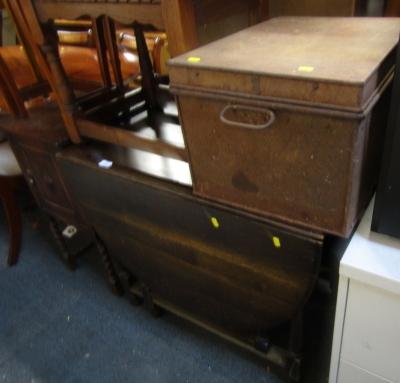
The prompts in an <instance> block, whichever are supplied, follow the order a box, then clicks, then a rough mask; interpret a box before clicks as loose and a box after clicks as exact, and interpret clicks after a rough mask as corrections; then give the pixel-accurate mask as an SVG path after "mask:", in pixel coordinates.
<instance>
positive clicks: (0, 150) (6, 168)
mask: <svg viewBox="0 0 400 383" xmlns="http://www.w3.org/2000/svg"><path fill="white" fill-rule="evenodd" d="M18 175H22V170H21V168H20V166H19V164H18V162H17V159H16V158H15V156H14V153H13V151H12V149H11V147H10V144H9V143H8V142H7V141H4V142H2V143H0V176H3V177H10V176H18Z"/></svg>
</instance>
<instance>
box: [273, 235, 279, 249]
mask: <svg viewBox="0 0 400 383" xmlns="http://www.w3.org/2000/svg"><path fill="white" fill-rule="evenodd" d="M272 242H273V243H274V245H275V247H277V248H280V247H281V241H280V240H279V238H278V237H272Z"/></svg>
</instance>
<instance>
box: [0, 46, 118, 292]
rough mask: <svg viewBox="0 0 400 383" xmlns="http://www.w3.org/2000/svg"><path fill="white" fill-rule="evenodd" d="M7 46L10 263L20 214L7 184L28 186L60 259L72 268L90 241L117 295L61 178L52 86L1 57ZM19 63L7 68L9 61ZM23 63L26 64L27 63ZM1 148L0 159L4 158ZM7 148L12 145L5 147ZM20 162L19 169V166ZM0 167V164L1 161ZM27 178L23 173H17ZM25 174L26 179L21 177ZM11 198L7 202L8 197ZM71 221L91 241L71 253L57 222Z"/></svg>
mask: <svg viewBox="0 0 400 383" xmlns="http://www.w3.org/2000/svg"><path fill="white" fill-rule="evenodd" d="M6 52H8V51H7V49H6V47H2V48H0V95H2V98H3V100H4V104H5V106H6V107H7V108H8V110H9V111H10V114H8V115H7V114H5V113H4V111H3V114H2V116H1V117H0V129H1V130H2V131H3V132H4V133H5V135H6V137H7V138H8V142H7V145H8V144H10V145H9V147H12V149H13V152H14V153H15V156H16V157H17V159H18V163H16V161H15V157H13V158H14V163H15V167H18V169H19V172H18V173H16V174H17V175H15V176H13V177H11V176H8V177H7V178H6V177H5V175H6V172H5V171H4V177H3V172H1V173H0V175H1V176H0V186H1V196H2V198H3V200H4V203H5V204H6V208H8V206H9V208H8V210H7V215H8V217H9V221H10V227H11V228H12V231H11V232H12V236H11V240H12V242H11V243H12V246H10V256H9V264H13V263H15V262H16V259H17V254H18V248H19V245H18V244H19V242H20V239H21V235H20V225H19V224H18V217H19V216H18V215H17V214H16V212H15V203H14V202H13V201H12V200H11V197H12V193H11V191H10V188H16V187H19V186H20V185H21V186H22V185H27V184H28V185H29V186H30V189H31V192H32V194H33V196H34V197H35V200H36V203H37V204H38V206H39V207H40V208H41V210H42V211H43V213H44V214H45V215H46V217H47V218H48V220H49V225H50V229H51V231H52V234H53V236H54V238H55V240H56V243H57V245H58V247H59V249H60V251H61V255H62V259H63V261H64V262H65V264H66V266H67V267H68V268H69V269H72V270H73V269H75V267H76V258H77V256H78V255H79V254H80V253H82V252H83V251H84V250H86V249H87V248H88V246H91V245H92V244H93V242H94V244H95V245H96V246H97V248H98V251H99V254H100V255H101V258H102V261H103V263H104V265H105V268H106V271H107V275H108V282H109V286H110V288H111V289H112V291H113V292H114V293H116V294H117V295H121V293H122V288H121V286H120V283H119V280H118V278H117V276H116V274H115V271H114V269H113V266H112V264H111V260H110V257H109V255H108V252H107V249H106V248H105V246H104V244H103V242H102V241H101V239H100V238H99V237H98V236H97V234H96V232H95V231H94V229H93V228H92V226H91V223H90V221H89V220H88V219H87V218H86V216H85V214H84V213H83V212H82V210H81V209H80V207H79V205H78V204H77V203H76V202H75V200H74V197H73V196H72V194H71V192H70V191H69V189H68V187H67V186H66V185H65V182H64V180H63V178H62V172H61V169H60V168H59V166H58V164H57V162H56V161H55V155H56V153H57V152H58V151H59V150H60V148H62V147H64V146H65V145H68V144H70V140H69V137H68V134H67V131H66V129H65V125H64V121H63V119H62V116H61V113H60V110H59V108H58V106H57V104H56V102H55V100H52V99H51V98H49V97H47V96H48V92H49V91H50V90H51V89H50V88H49V86H48V83H47V82H46V81H44V80H43V81H41V82H35V81H34V78H33V77H34V76H33V75H32V73H29V71H25V70H24V69H27V68H29V66H27V63H26V59H25V60H24V59H21V62H19V61H18V60H17V59H16V56H15V55H12V57H11V58H12V59H11V60H10V57H7V56H6V57H4V58H3V55H2V53H3V54H4V53H6ZM16 63H20V65H17V68H19V69H20V72H18V71H16V67H12V68H10V67H9V66H8V65H9V64H13V65H15V64H16ZM25 66H26V67H27V68H25ZM1 149H2V148H0V160H1V161H2V155H3V154H2V150H1ZM9 152H10V150H9ZM18 164H19V165H20V167H21V168H19V166H18ZM0 168H1V169H2V167H1V166H0ZM21 169H22V173H23V174H24V176H25V177H23V176H22V173H21ZM25 179H26V181H27V182H25V183H24V182H23V181H24V180H25ZM9 201H11V202H9ZM61 222H62V223H65V224H67V225H74V226H76V227H77V228H78V229H82V231H86V232H88V234H90V236H91V238H92V241H93V242H90V243H88V244H87V245H85V246H83V247H82V248H81V249H78V250H77V251H75V252H71V251H70V248H69V246H68V244H67V241H66V240H65V238H64V236H63V234H62V232H61V229H60V223H61Z"/></svg>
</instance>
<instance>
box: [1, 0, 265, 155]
mask: <svg viewBox="0 0 400 383" xmlns="http://www.w3.org/2000/svg"><path fill="white" fill-rule="evenodd" d="M7 3H8V6H9V7H11V8H12V13H13V14H14V17H15V19H16V21H17V24H18V27H19V29H20V33H21V35H23V38H24V39H25V40H26V41H27V43H28V45H29V46H30V47H31V49H32V51H33V52H34V54H35V55H36V56H37V61H38V63H39V65H40V70H41V72H42V73H43V74H44V76H45V77H46V78H47V79H48V80H49V83H50V84H51V86H52V89H53V91H54V93H55V94H56V98H57V100H58V103H59V106H60V109H61V112H62V115H63V118H64V121H65V124H66V127H67V130H68V133H69V136H70V138H71V140H72V141H73V142H74V143H76V144H79V143H82V142H85V141H86V140H87V139H96V140H100V141H106V142H110V143H113V144H116V145H123V146H128V147H132V148H135V149H139V150H143V151H147V152H151V153H155V154H160V155H162V156H165V157H170V158H176V159H180V160H183V161H187V160H188V158H187V152H186V150H185V148H184V145H182V141H183V140H179V141H180V142H171V141H168V140H166V139H165V138H164V137H165V136H168V133H167V132H165V129H168V127H169V126H171V125H173V126H177V125H179V122H178V117H177V113H175V115H171V114H169V112H166V110H167V109H166V107H167V106H168V107H170V106H171V105H172V103H173V98H172V97H171V96H170V94H169V92H168V89H167V88H166V87H165V86H164V84H162V83H161V84H160V83H159V78H158V77H157V76H155V73H154V69H153V67H152V64H151V58H150V57H149V53H148V50H147V46H146V43H145V39H144V36H143V29H144V28H143V27H142V26H144V25H147V24H151V25H152V29H156V30H157V29H161V30H163V29H164V27H165V26H166V24H165V20H164V18H163V14H164V17H165V18H167V19H168V24H169V27H171V23H173V21H172V18H171V16H170V15H171V12H172V11H173V9H174V6H173V4H175V3H176V2H174V1H172V2H166V1H165V2H160V0H158V1H156V0H153V1H146V2H140V1H139V2H137V1H135V2H123V3H122V2H114V1H104V2H101V3H100V2H87V1H82V0H81V1H75V2H73V4H72V3H71V2H64V1H51V0H50V1H37V0H16V1H12V2H11V1H7ZM167 3H168V4H167ZM183 3H185V4H186V6H182V4H183ZM197 3H199V4H200V3H201V4H202V7H199V6H198V5H196V6H194V5H193V4H192V2H191V1H190V2H188V1H186V2H179V4H178V6H179V11H180V13H178V14H179V21H180V23H179V24H180V25H183V24H182V20H184V19H185V17H187V16H188V15H189V14H186V13H185V14H183V13H182V12H184V11H185V10H186V9H187V8H190V7H191V6H194V7H195V8H196V9H195V10H194V11H193V10H191V11H190V12H191V15H192V17H194V16H196V24H195V25H196V26H197V25H201V24H202V23H204V22H209V21H210V20H211V21H214V20H217V18H218V16H221V13H223V14H224V16H227V15H228V16H229V15H230V14H231V13H235V12H236V13H237V8H238V7H239V11H242V10H243V11H244V10H246V11H248V13H249V14H248V17H247V19H250V22H251V23H253V22H254V20H255V19H257V20H256V21H259V20H260V19H261V18H260V17H257V18H256V17H254V13H255V11H253V9H257V12H258V13H260V1H259V0H254V1H251V2H250V5H249V3H248V2H245V1H243V0H241V1H239V0H236V1H229V2H228V3H226V2H224V3H223V2H221V1H218V2H215V4H214V3H213V5H212V7H210V4H211V3H210V2H207V1H206V2H204V1H200V2H195V4H197ZM262 3H264V2H262ZM170 4H172V6H170ZM189 5H190V6H189ZM227 9H228V10H229V12H227V11H226V10H227ZM213 10H216V11H217V16H215V13H214V12H213ZM83 14H85V15H89V16H90V18H91V20H92V22H93V25H94V28H93V34H94V39H95V41H96V46H97V48H98V50H99V63H100V67H101V72H102V73H103V74H104V84H103V88H102V89H101V90H100V91H98V92H92V93H91V94H89V95H86V96H84V97H79V96H77V94H76V93H74V91H73V87H72V85H71V83H70V81H68V78H67V74H66V69H65V67H64V66H63V65H62V62H61V60H60V57H59V50H58V48H57V36H56V34H55V29H54V28H51V24H52V25H53V26H54V24H55V21H56V20H57V18H65V19H68V20H73V19H77V18H79V17H80V16H82V15H83ZM253 19H254V20H253ZM134 20H135V24H134V29H135V37H136V41H137V46H138V52H139V64H140V68H141V78H142V82H141V85H142V86H141V88H140V89H137V90H133V89H132V87H131V86H129V85H130V84H129V83H127V82H124V81H123V79H122V77H121V74H120V73H121V72H120V62H119V60H118V57H117V54H116V53H117V50H116V48H117V46H118V45H117V41H116V33H115V32H116V27H115V22H118V23H120V24H125V25H132V24H131V23H132V21H134ZM184 27H185V28H187V29H188V31H186V30H185V32H184V33H183V35H185V36H186V33H189V34H191V33H192V32H190V31H189V28H188V27H187V24H186V23H185V26H184ZM170 30H171V28H170ZM172 31H173V32H171V33H172V34H173V36H169V37H168V39H169V43H170V44H171V41H174V39H175V37H177V35H178V34H177V30H176V29H172ZM177 38H178V37H177ZM179 38H180V39H181V38H182V37H181V36H179ZM111 74H112V75H111ZM168 109H169V110H171V108H168ZM147 132H150V133H151V134H150V136H146V134H147ZM154 136H155V137H156V139H155V138H154Z"/></svg>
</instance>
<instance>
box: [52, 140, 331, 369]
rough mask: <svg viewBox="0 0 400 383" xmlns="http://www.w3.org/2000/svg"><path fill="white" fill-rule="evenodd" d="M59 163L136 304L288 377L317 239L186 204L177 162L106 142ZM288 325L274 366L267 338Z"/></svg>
mask: <svg viewBox="0 0 400 383" xmlns="http://www.w3.org/2000/svg"><path fill="white" fill-rule="evenodd" d="M149 156H151V157H149ZM57 160H58V161H59V163H60V166H61V168H62V170H63V172H64V174H65V180H66V182H67V183H68V185H69V186H70V187H71V189H72V191H73V193H74V195H75V196H76V197H77V200H78V201H79V203H80V204H81V206H82V208H83V209H84V210H85V212H86V213H87V214H88V217H89V219H90V220H91V222H92V224H93V226H94V228H95V230H96V232H98V233H99V235H100V237H101V238H102V239H103V240H104V242H105V244H106V246H107V248H108V249H109V250H110V254H112V256H113V259H114V260H115V261H116V262H117V264H118V265H120V266H119V268H120V269H121V270H122V271H123V273H122V274H123V275H127V276H128V277H127V278H126V288H127V291H130V293H131V294H132V295H133V297H134V299H135V301H136V302H138V301H143V304H144V305H145V306H146V307H148V308H150V309H151V311H152V312H153V313H154V314H157V308H158V307H162V308H165V309H167V310H171V311H173V312H176V313H177V314H179V315H182V316H184V317H187V318H189V319H190V320H192V321H194V322H196V323H198V324H201V325H203V326H205V327H207V328H209V329H212V330H213V331H216V332H218V333H219V334H221V335H223V336H226V337H228V338H229V339H231V340H234V341H235V342H239V343H240V344H241V345H243V346H244V347H247V348H249V349H252V350H253V351H254V350H257V352H260V353H261V354H263V355H264V356H266V357H268V358H272V360H273V361H275V362H277V363H278V364H280V365H283V366H285V367H287V368H288V369H291V368H293V371H292V374H293V376H292V377H295V375H296V368H297V367H298V362H299V359H298V358H300V354H301V347H300V344H298V343H297V341H296V340H298V338H299V336H300V334H301V326H300V325H299V324H300V323H301V312H302V307H303V306H304V304H305V302H306V301H307V299H308V297H309V295H310V293H311V291H312V290H313V288H314V284H315V282H316V279H317V276H318V272H319V264H320V259H321V254H322V243H323V235H321V234H318V233H311V232H309V231H302V230H297V229H295V228H293V227H290V226H287V225H281V224H277V223H276V222H273V221H270V220H266V219H262V218H260V217H256V216H254V215H251V214H246V213H244V212H242V211H238V210H234V209H230V208H227V207H226V206H224V205H221V204H216V203H212V202H206V201H204V199H202V198H199V197H195V196H193V194H192V190H191V187H190V176H189V177H188V174H189V169H188V165H187V164H185V163H184V162H180V163H171V161H176V160H171V159H168V158H166V157H158V156H156V155H153V154H150V155H149V154H146V153H143V152H140V151H137V150H135V149H131V148H124V147H120V146H119V147H118V146H114V145H110V144H104V143H91V144H90V145H81V146H70V147H68V148H65V149H63V150H61V151H60V152H59V153H58V154H57ZM103 163H107V164H109V165H108V166H107V167H104V166H103V165H102V164H103ZM157 165H158V166H157ZM286 323H291V324H292V326H293V329H292V331H291V346H290V347H289V346H288V348H287V349H283V348H282V349H280V350H279V352H277V354H278V355H279V358H280V359H279V358H276V359H274V355H275V356H276V354H275V351H276V350H275V349H274V351H271V349H270V347H271V342H270V332H271V329H273V328H276V327H277V326H279V325H282V324H286ZM269 351H271V352H270V353H269ZM278 359H279V360H280V361H279V360H278ZM297 372H298V371H297Z"/></svg>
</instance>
